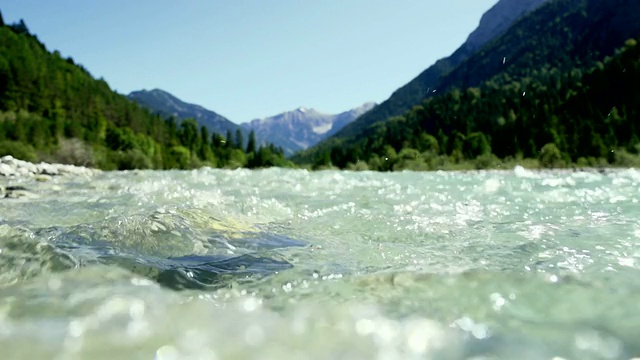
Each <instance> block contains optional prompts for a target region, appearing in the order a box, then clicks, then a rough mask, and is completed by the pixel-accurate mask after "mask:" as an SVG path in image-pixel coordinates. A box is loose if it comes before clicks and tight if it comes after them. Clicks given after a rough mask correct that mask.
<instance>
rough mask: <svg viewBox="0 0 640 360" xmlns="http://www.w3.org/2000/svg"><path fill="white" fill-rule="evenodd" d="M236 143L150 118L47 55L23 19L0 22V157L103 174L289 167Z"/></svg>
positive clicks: (274, 155) (262, 150)
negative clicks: (105, 171) (90, 169)
mask: <svg viewBox="0 0 640 360" xmlns="http://www.w3.org/2000/svg"><path fill="white" fill-rule="evenodd" d="M1 19H2V15H0V20H1ZM238 142H239V141H237V140H236V141H234V142H232V141H225V139H224V137H221V136H219V135H213V136H212V135H211V134H210V133H209V132H208V131H207V130H206V128H200V127H199V126H198V125H197V124H196V122H195V121H194V120H187V121H183V122H182V124H181V126H180V127H177V126H176V123H175V122H174V121H171V120H165V119H164V118H162V117H161V116H160V115H158V114H151V113H150V112H149V111H148V110H147V109H145V108H142V107H141V106H140V105H138V104H136V103H135V102H133V101H131V100H129V99H127V98H126V97H125V96H123V95H120V94H118V93H116V92H114V91H112V90H111V89H110V87H109V85H108V84H107V82H106V81H104V80H102V79H100V80H96V79H94V78H93V77H92V76H91V74H90V73H89V72H88V71H87V70H86V69H84V68H83V67H82V66H80V65H78V64H76V63H75V61H74V60H73V59H72V58H70V57H69V58H63V57H62V56H60V53H59V52H58V51H53V52H50V51H48V50H47V49H46V47H45V45H44V44H42V43H41V42H40V41H39V40H38V39H37V37H36V36H35V35H32V34H31V33H30V32H29V30H28V28H27V26H26V24H25V23H24V21H20V22H19V23H17V24H12V25H3V22H2V21H0V156H4V155H13V156H14V157H16V158H19V159H22V160H28V161H34V162H35V161H49V162H60V163H70V164H75V165H85V166H92V167H99V168H103V169H134V168H138V169H140V168H156V169H158V168H164V169H173V168H182V169H188V168H194V167H200V166H205V165H206V166H219V167H234V168H235V167H239V166H247V167H263V166H274V165H280V166H286V165H287V164H288V162H285V161H284V155H283V154H282V153H281V152H280V151H279V150H278V149H275V148H272V147H257V146H256V147H255V149H253V151H246V150H247V149H246V147H245V146H243V144H238Z"/></svg>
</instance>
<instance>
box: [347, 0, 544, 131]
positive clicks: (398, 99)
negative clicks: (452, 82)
mask: <svg viewBox="0 0 640 360" xmlns="http://www.w3.org/2000/svg"><path fill="white" fill-rule="evenodd" d="M548 1H549V0H500V1H499V2H498V3H497V4H495V5H494V6H493V7H492V8H491V9H489V10H488V11H487V12H486V13H485V14H484V15H483V16H482V18H481V20H480V24H479V25H478V27H477V28H476V29H475V31H473V32H472V33H471V34H470V35H469V37H468V38H467V40H466V41H465V43H464V44H462V46H460V47H459V48H458V49H457V50H456V51H455V52H454V53H453V54H452V55H450V56H448V57H445V58H443V59H440V60H438V61H437V62H436V63H435V64H433V65H432V66H430V67H429V68H427V69H426V70H425V71H423V72H422V73H421V74H420V75H418V76H417V77H416V78H414V79H413V80H411V81H410V82H409V83H408V84H406V85H404V86H402V87H401V88H399V89H398V90H396V91H395V92H394V93H393V94H392V95H391V97H390V98H389V99H388V100H386V101H384V102H383V103H381V104H380V105H379V106H377V107H376V108H375V109H374V110H372V111H370V112H368V113H366V114H365V115H363V116H362V117H360V118H359V119H357V120H356V121H354V122H353V123H351V124H350V125H348V126H346V127H345V128H344V129H343V130H342V131H340V132H339V133H338V134H337V135H338V137H349V136H353V135H356V134H358V133H359V132H360V131H361V130H362V129H363V128H365V127H367V126H369V125H371V124H374V123H376V122H378V121H384V120H386V119H388V118H390V117H393V116H397V115H401V114H403V113H404V112H405V111H407V110H409V109H411V107H413V106H414V105H417V104H419V103H420V102H421V101H422V100H424V99H425V98H426V97H429V96H432V95H435V94H437V91H442V90H443V89H442V85H443V84H442V80H443V78H444V76H445V75H446V74H448V73H449V72H451V71H452V70H453V69H455V68H456V67H457V66H458V65H460V64H461V63H462V62H463V61H464V60H466V59H467V58H469V56H471V55H472V54H474V53H475V52H476V51H477V50H478V49H480V48H481V47H482V46H484V45H485V44H487V43H488V42H490V41H491V40H493V39H495V38H497V37H499V36H500V35H502V34H503V33H504V32H505V31H506V30H507V29H508V28H509V27H510V26H511V25H512V24H513V23H515V22H516V21H517V20H518V19H520V18H522V16H524V15H526V14H528V13H530V12H531V11H533V10H535V9H537V8H538V7H540V6H541V5H543V4H544V3H546V2H548Z"/></svg>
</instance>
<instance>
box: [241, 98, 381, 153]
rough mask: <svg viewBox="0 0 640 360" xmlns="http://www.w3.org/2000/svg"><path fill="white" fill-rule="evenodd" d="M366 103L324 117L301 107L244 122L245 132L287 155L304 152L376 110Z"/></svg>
mask: <svg viewBox="0 0 640 360" xmlns="http://www.w3.org/2000/svg"><path fill="white" fill-rule="evenodd" d="M375 105H376V104H375V103H366V104H364V105H362V106H360V107H358V108H355V109H352V110H349V111H345V112H343V113H340V114H335V115H332V114H324V113H321V112H318V111H316V110H314V109H309V108H304V107H300V108H298V109H296V110H293V111H288V112H285V113H282V114H278V115H275V116H271V117H268V118H264V119H256V120H252V121H250V122H247V123H243V124H242V127H243V128H244V129H246V130H247V131H251V130H253V131H254V132H255V134H256V137H257V138H259V139H264V140H266V141H268V142H271V143H273V144H274V145H276V146H279V147H282V148H283V149H284V152H285V154H286V155H292V154H293V153H295V152H297V151H300V150H304V149H306V148H308V147H309V146H313V145H315V144H317V143H318V142H319V141H321V140H323V139H326V138H327V137H329V136H332V135H334V134H335V133H336V132H338V131H339V130H340V129H342V128H343V127H344V126H345V125H347V124H349V123H350V122H352V121H353V120H355V119H356V118H357V117H359V116H360V115H362V114H364V113H366V112H367V111H369V110H371V109H373V108H374V107H375Z"/></svg>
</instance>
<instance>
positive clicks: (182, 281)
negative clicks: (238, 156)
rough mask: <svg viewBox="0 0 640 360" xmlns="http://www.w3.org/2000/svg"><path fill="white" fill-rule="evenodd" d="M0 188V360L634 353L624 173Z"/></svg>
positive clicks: (344, 176)
mask: <svg viewBox="0 0 640 360" xmlns="http://www.w3.org/2000/svg"><path fill="white" fill-rule="evenodd" d="M2 184H4V185H12V186H15V185H19V186H24V187H25V188H27V189H28V190H29V191H30V192H31V193H32V194H34V195H35V196H33V197H29V198H20V199H1V200H0V349H1V350H0V351H1V354H2V356H1V357H2V359H89V358H90V359H112V358H123V359H124V358H129V359H154V358H156V359H249V358H250V359H284V358H286V359H471V358H473V359H514V358H519V359H553V358H558V359H560V358H566V359H630V358H633V357H634V356H640V342H638V339H640V305H638V304H640V276H639V275H640V271H639V269H640V220H639V219H640V204H639V201H640V172H638V171H637V170H616V171H612V172H607V173H599V172H595V171H592V172H568V171H561V172H529V171H526V170H524V169H521V168H517V169H515V170H513V171H502V172H469V173H462V172H437V173H435V172H434V173H411V172H405V173H369V172H364V173H355V172H307V171H301V170H282V169H268V170H261V171H247V170H235V171H229V170H211V169H202V170H197V171H185V172H179V171H168V172H124V173H123V172H116V173H109V172H107V173H103V174H100V175H97V176H94V177H92V178H73V177H64V178H63V177H59V178H54V179H52V180H50V181H47V182H35V181H34V180H27V179H22V180H19V179H0V185H2Z"/></svg>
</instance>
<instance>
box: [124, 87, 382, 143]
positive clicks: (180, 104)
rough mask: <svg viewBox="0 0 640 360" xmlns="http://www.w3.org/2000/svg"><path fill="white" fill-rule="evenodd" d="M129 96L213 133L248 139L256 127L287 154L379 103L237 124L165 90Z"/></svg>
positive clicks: (306, 110) (291, 113) (299, 111)
mask: <svg viewBox="0 0 640 360" xmlns="http://www.w3.org/2000/svg"><path fill="white" fill-rule="evenodd" d="M127 97H128V98H129V99H130V100H132V101H134V102H136V103H138V104H139V105H141V106H143V107H146V108H147V109H149V110H150V111H152V112H154V113H157V114H160V115H162V116H164V117H170V116H173V117H174V118H176V120H177V122H178V123H180V121H182V120H185V119H189V118H192V119H195V120H196V122H197V123H198V125H199V126H204V127H206V128H207V130H209V132H210V133H211V132H215V133H218V134H221V135H225V134H226V132H227V131H231V133H232V134H234V135H235V133H236V131H237V130H240V131H242V133H243V134H244V138H245V140H246V139H247V138H248V137H247V135H248V134H249V132H251V130H253V131H254V132H255V135H256V140H257V141H258V143H271V144H274V145H276V146H277V147H281V148H283V149H284V151H285V155H293V154H294V153H295V152H297V151H300V150H304V149H307V148H308V147H310V146H313V145H315V144H317V143H318V142H320V141H322V140H323V139H326V138H328V137H330V136H332V135H334V134H335V133H336V132H338V131H339V130H340V129H342V128H343V127H344V126H345V125H347V124H349V123H350V122H352V121H353V120H355V119H356V118H358V117H359V116H361V115H362V114H364V113H366V112H367V111H369V110H371V109H372V108H374V107H375V106H376V104H375V103H373V102H369V103H366V104H364V105H362V106H360V107H357V108H355V109H351V110H348V111H345V112H342V113H340V114H325V113H321V112H318V111H316V110H314V109H311V108H305V107H300V108H298V109H296V110H293V111H288V112H284V113H282V114H278V115H274V116H270V117H267V118H264V119H255V120H252V121H249V122H246V123H243V124H240V125H238V124H235V123H233V122H231V121H230V120H229V119H227V118H225V117H223V116H221V115H219V114H217V113H216V112H214V111H211V110H208V109H206V108H204V107H202V106H200V105H196V104H191V103H187V102H185V101H183V100H180V99H179V98H177V97H176V96H174V95H172V94H170V93H168V92H166V91H164V90H160V89H153V90H140V91H133V92H131V93H130V94H129V95H128V96H127Z"/></svg>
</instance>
